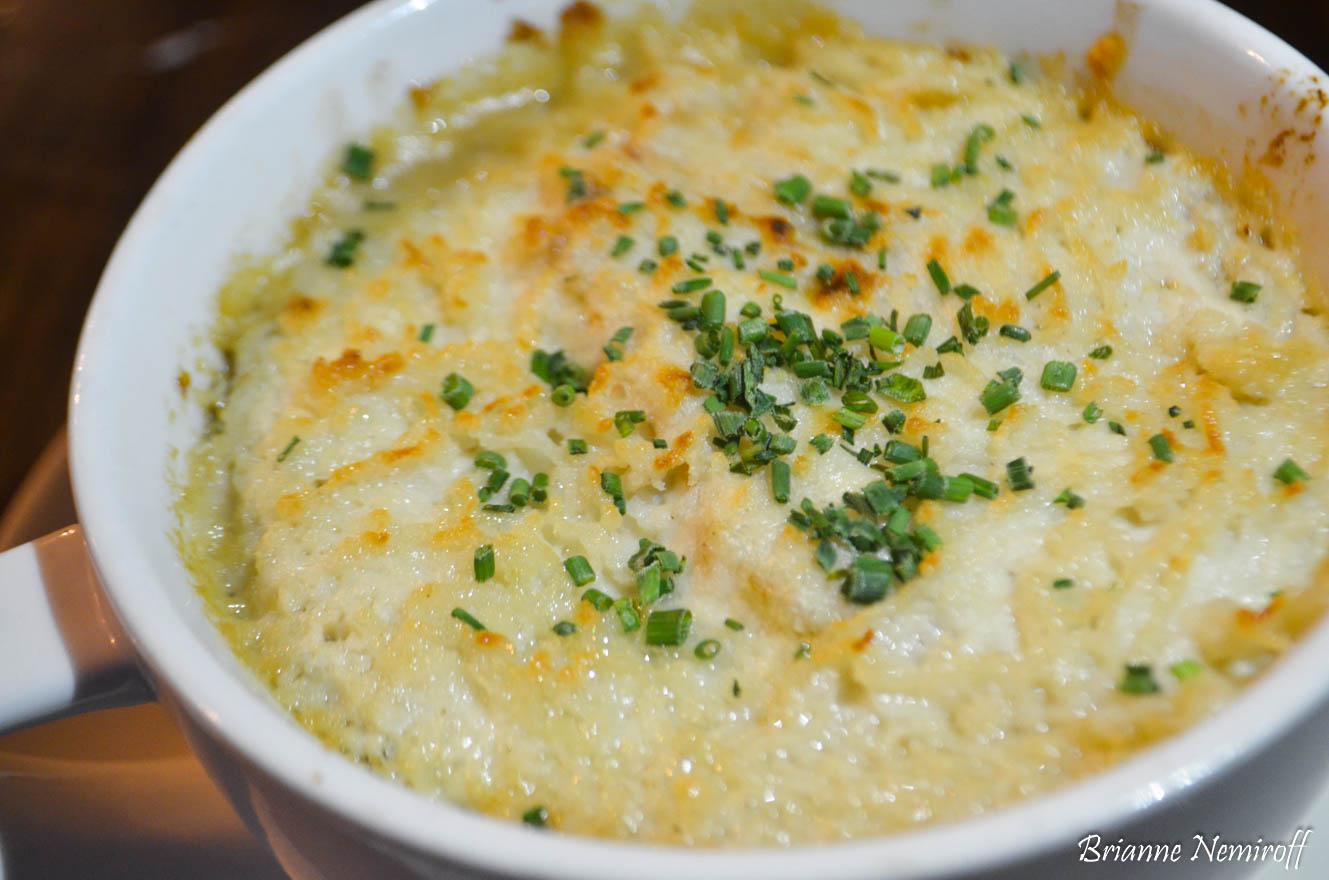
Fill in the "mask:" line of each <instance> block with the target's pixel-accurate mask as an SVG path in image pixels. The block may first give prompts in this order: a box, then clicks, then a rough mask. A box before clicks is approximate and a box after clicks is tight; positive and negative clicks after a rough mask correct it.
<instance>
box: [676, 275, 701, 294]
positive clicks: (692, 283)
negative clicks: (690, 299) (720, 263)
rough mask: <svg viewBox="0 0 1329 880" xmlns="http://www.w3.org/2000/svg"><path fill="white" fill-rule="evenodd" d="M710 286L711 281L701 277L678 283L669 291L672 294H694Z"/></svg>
mask: <svg viewBox="0 0 1329 880" xmlns="http://www.w3.org/2000/svg"><path fill="white" fill-rule="evenodd" d="M710 286H711V279H709V278H705V277H702V278H689V279H687V280H686V281H680V282H678V283H677V284H675V285H674V286H673V287H671V288H669V289H670V290H671V291H672V292H674V293H696V292H697V291H698V290H703V289H705V288H707V287H710Z"/></svg>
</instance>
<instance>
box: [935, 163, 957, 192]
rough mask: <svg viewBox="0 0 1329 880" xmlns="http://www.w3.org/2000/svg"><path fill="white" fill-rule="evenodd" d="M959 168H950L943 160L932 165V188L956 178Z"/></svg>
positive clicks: (941, 185) (944, 184)
mask: <svg viewBox="0 0 1329 880" xmlns="http://www.w3.org/2000/svg"><path fill="white" fill-rule="evenodd" d="M959 171H960V169H959V168H951V166H949V165H947V164H946V163H944V162H938V163H937V164H936V165H933V166H932V172H931V181H932V187H933V189H937V188H939V187H943V186H946V185H947V184H949V183H950V182H951V181H952V180H956V179H958V172H959Z"/></svg>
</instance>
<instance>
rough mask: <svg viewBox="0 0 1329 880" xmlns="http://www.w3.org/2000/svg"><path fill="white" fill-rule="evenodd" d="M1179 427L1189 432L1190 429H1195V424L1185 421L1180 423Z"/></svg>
mask: <svg viewBox="0 0 1329 880" xmlns="http://www.w3.org/2000/svg"><path fill="white" fill-rule="evenodd" d="M1181 426H1182V427H1183V428H1185V429H1186V430H1188V431H1189V430H1190V429H1192V428H1194V427H1195V422H1192V421H1191V420H1190V419H1187V420H1186V421H1184V422H1182V423H1181Z"/></svg>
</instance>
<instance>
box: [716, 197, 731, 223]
mask: <svg viewBox="0 0 1329 880" xmlns="http://www.w3.org/2000/svg"><path fill="white" fill-rule="evenodd" d="M715 219H716V220H718V221H720V225H721V226H728V225H729V206H728V205H726V204H725V203H724V199H716V200H715Z"/></svg>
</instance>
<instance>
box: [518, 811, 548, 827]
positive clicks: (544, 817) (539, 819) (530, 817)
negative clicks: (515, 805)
mask: <svg viewBox="0 0 1329 880" xmlns="http://www.w3.org/2000/svg"><path fill="white" fill-rule="evenodd" d="M521 820H522V821H523V822H525V823H526V824H527V825H534V826H535V827H536V828H543V827H545V825H546V824H547V823H548V822H549V811H548V810H546V809H545V808H544V807H531V808H530V809H529V810H527V811H526V812H524V813H522V814H521Z"/></svg>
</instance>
